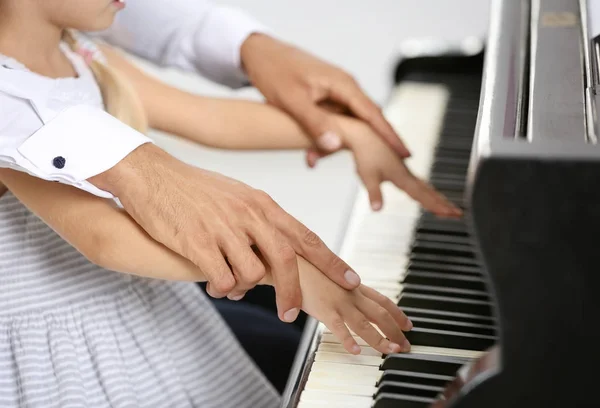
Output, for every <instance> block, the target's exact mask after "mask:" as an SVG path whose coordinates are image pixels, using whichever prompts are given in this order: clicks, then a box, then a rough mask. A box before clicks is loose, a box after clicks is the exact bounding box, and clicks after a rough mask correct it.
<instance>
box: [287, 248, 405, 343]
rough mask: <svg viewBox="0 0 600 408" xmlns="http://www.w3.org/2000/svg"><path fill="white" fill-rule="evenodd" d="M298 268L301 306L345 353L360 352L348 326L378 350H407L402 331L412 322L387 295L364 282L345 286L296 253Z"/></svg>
mask: <svg viewBox="0 0 600 408" xmlns="http://www.w3.org/2000/svg"><path fill="white" fill-rule="evenodd" d="M298 270H299V274H300V287H301V289H302V309H303V310H304V311H305V312H306V313H308V314H309V315H311V316H312V317H314V318H315V319H317V320H319V321H321V322H323V323H324V324H325V325H326V326H327V328H329V330H331V332H332V333H333V334H334V335H335V336H336V337H337V338H338V339H339V340H340V342H341V343H342V344H343V346H344V348H345V349H346V350H347V351H348V352H349V353H352V354H360V347H359V345H358V344H357V343H356V341H355V340H354V337H352V335H351V334H350V331H349V330H348V328H349V329H350V330H352V331H353V332H354V333H355V334H356V335H357V336H360V337H361V338H362V339H363V340H365V341H366V342H367V343H368V344H369V345H370V346H371V347H373V348H374V349H376V350H378V351H380V352H381V353H384V354H389V353H398V352H401V351H409V350H410V343H409V342H408V340H406V337H405V336H404V334H403V333H402V331H403V330H404V331H408V330H410V329H412V323H411V322H410V320H409V319H408V318H407V317H406V315H405V314H404V312H402V310H400V308H398V306H396V305H395V304H394V302H392V301H391V300H390V299H388V298H387V297H385V296H384V295H382V294H380V293H379V292H377V291H375V290H373V289H371V288H369V287H367V286H364V285H361V286H359V287H358V288H357V289H355V290H353V291H348V290H345V289H343V288H341V287H339V286H337V285H336V284H335V283H334V282H332V281H331V280H329V278H327V276H325V275H324V274H323V273H322V272H321V271H319V270H318V269H317V268H315V267H314V266H313V265H312V264H310V263H309V262H308V261H306V260H305V259H304V258H302V257H298ZM373 323H374V324H376V325H377V327H379V329H380V330H381V332H383V334H384V336H386V337H387V338H385V337H384V336H382V335H381V334H380V332H379V331H378V330H377V329H376V328H375V327H374V326H373ZM346 326H347V327H346ZM388 339H389V340H388Z"/></svg>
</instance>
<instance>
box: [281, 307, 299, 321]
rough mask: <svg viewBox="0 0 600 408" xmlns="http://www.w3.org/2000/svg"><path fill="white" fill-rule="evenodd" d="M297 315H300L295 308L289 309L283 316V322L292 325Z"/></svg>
mask: <svg viewBox="0 0 600 408" xmlns="http://www.w3.org/2000/svg"><path fill="white" fill-rule="evenodd" d="M298 313H300V310H298V309H297V308H294V309H290V310H288V311H287V312H285V313H284V314H283V320H285V321H286V322H288V323H292V322H293V321H294V320H296V318H297V317H298Z"/></svg>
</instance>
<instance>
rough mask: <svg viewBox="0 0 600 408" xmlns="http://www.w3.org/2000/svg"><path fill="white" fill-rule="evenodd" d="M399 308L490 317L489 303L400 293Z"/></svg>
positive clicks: (490, 306) (490, 307)
mask: <svg viewBox="0 0 600 408" xmlns="http://www.w3.org/2000/svg"><path fill="white" fill-rule="evenodd" d="M398 306H400V308H404V307H413V308H420V309H431V310H448V311H451V312H457V313H466V314H472V315H480V316H481V315H483V316H490V315H491V314H492V305H491V303H490V302H486V301H481V300H471V299H460V298H453V297H449V296H434V295H420V294H416V293H410V292H405V291H403V292H402V295H401V297H400V300H399V301H398Z"/></svg>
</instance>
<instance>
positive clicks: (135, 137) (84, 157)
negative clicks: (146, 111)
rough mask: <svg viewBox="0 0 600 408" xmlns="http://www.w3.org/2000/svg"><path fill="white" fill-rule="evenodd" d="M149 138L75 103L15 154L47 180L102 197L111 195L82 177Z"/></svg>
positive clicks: (102, 168)
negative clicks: (18, 154) (20, 156)
mask: <svg viewBox="0 0 600 408" xmlns="http://www.w3.org/2000/svg"><path fill="white" fill-rule="evenodd" d="M151 142H152V140H151V139H149V138H148V137H146V136H144V135H143V134H141V133H139V132H137V131H136V130H134V129H132V128H130V127H128V126H127V125H125V124H124V123H122V122H121V121H119V120H118V119H116V118H114V117H113V116H111V115H109V114H108V113H106V112H104V111H102V110H100V109H97V108H93V107H91V106H87V105H77V106H74V107H71V108H68V109H66V110H64V111H62V112H61V113H59V114H58V115H57V116H56V117H55V118H54V119H53V120H51V121H50V122H49V123H47V124H46V125H44V126H43V127H42V128H40V129H39V130H38V131H36V132H35V133H34V134H33V135H31V136H30V137H29V138H28V139H27V140H25V142H23V144H21V146H19V147H18V149H17V150H18V151H19V153H20V154H21V155H22V156H23V157H24V158H25V159H27V160H28V161H29V162H30V163H31V164H32V165H33V166H34V168H35V169H36V171H35V173H38V174H43V175H44V178H46V179H48V180H55V181H60V182H62V183H65V184H70V185H73V186H76V187H78V188H81V189H83V190H86V191H88V192H90V193H92V194H94V195H97V196H100V197H106V198H114V196H113V195H112V194H111V193H109V192H106V191H103V190H100V189H98V188H97V187H95V186H93V185H92V184H91V183H89V182H87V181H86V180H87V179H89V178H90V177H93V176H96V175H98V174H100V173H103V172H105V171H106V170H108V169H110V168H112V167H113V166H115V165H116V164H117V163H119V162H120V161H121V160H123V159H124V158H125V157H126V156H127V155H129V153H131V152H132V151H133V150H135V149H136V148H137V147H139V146H141V145H142V144H145V143H151Z"/></svg>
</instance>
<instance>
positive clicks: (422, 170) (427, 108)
mask: <svg viewBox="0 0 600 408" xmlns="http://www.w3.org/2000/svg"><path fill="white" fill-rule="evenodd" d="M411 75H413V77H412V78H411V77H410V76H409V77H407V78H406V80H404V81H403V82H401V83H400V84H399V85H398V86H397V88H396V89H395V90H394V94H393V97H392V98H391V101H390V102H391V103H390V104H389V105H388V107H387V109H386V116H387V117H388V119H389V120H390V122H391V123H392V125H393V126H394V127H395V128H396V129H398V131H399V132H400V134H401V136H402V137H403V139H404V140H405V141H406V142H407V145H408V146H409V148H410V150H411V152H412V158H411V159H410V160H409V162H408V164H409V166H410V167H411V169H412V171H413V172H414V173H416V174H417V175H418V176H420V177H422V178H425V179H428V180H430V182H431V183H432V184H433V185H434V186H435V187H436V188H437V189H439V190H440V191H441V192H442V193H444V194H445V195H446V196H447V197H449V198H450V199H451V200H452V201H454V202H455V203H462V200H463V193H464V191H463V190H464V187H465V179H466V172H467V167H468V163H469V156H470V150H471V144H472V138H473V133H474V128H475V122H476V119H477V109H478V102H479V88H480V82H481V76H480V74H479V75H475V74H473V73H468V74H445V75H441V76H440V74H439V73H438V74H435V77H434V75H433V74H419V75H418V76H417V75H415V74H411ZM428 76H431V78H435V79H434V80H432V79H431V78H428ZM383 193H384V208H383V210H382V211H380V212H379V213H374V212H372V211H371V209H370V205H369V200H368V195H367V192H366V191H365V190H364V188H362V189H361V190H360V191H359V194H358V197H357V200H356V203H355V206H354V209H353V213H352V217H351V220H350V224H349V226H348V232H347V235H346V239H345V242H344V245H343V247H342V251H341V256H342V258H344V259H345V260H346V261H348V263H349V264H350V265H352V266H353V268H355V269H356V270H357V271H359V273H360V274H361V277H362V280H363V283H364V284H366V285H368V286H371V287H373V288H375V289H377V290H378V291H380V292H381V293H383V294H385V295H386V296H388V297H389V298H391V299H392V300H394V301H395V302H397V304H398V305H399V306H400V307H401V308H402V309H403V310H404V311H405V313H406V314H407V315H408V316H409V317H410V319H411V320H412V322H413V324H414V328H413V330H411V331H410V332H408V333H406V336H407V338H408V340H409V341H410V342H411V345H412V349H411V352H410V353H403V354H394V355H387V356H384V355H382V354H381V353H379V352H377V351H376V350H374V349H373V348H371V347H368V346H366V344H365V342H364V341H362V340H361V339H359V338H357V341H358V343H359V344H360V345H361V348H362V352H361V354H360V355H351V354H349V353H347V352H346V351H345V350H344V348H343V346H342V345H341V344H340V342H339V341H338V340H337V339H336V338H334V336H333V335H332V334H331V332H329V331H328V330H327V329H326V328H325V327H324V326H323V325H320V326H319V329H318V333H319V334H320V337H318V347H317V350H316V353H315V355H314V359H313V361H312V365H311V366H310V371H309V374H308V378H307V380H306V383H305V384H304V389H303V390H302V391H301V393H300V398H299V403H298V407H299V408H312V407H325V406H326V407H329V408H334V407H344V408H369V407H375V408H387V407H395V408H403V407H410V408H412V407H426V406H429V405H430V404H431V403H432V402H434V401H435V399H436V398H437V397H438V395H439V394H440V393H441V392H442V390H443V389H444V386H445V385H446V384H447V383H448V382H449V381H450V380H452V379H453V378H454V376H455V375H456V373H457V370H458V369H459V368H460V367H461V366H463V365H464V364H465V363H468V362H470V361H472V360H473V359H474V358H477V357H478V356H479V355H480V354H481V353H482V352H483V351H484V350H486V349H487V348H489V347H490V346H492V345H493V344H494V343H495V341H496V328H495V321H494V318H493V317H492V310H491V309H492V306H491V305H492V303H491V301H490V298H489V295H488V293H487V292H486V288H485V284H484V279H483V275H482V272H481V266H480V264H479V262H478V260H477V259H476V258H475V255H474V249H473V239H472V237H471V236H470V235H469V232H468V229H467V227H466V225H465V223H464V221H463V220H448V219H438V218H436V217H435V216H433V215H431V214H428V213H423V212H422V211H421V210H420V208H419V206H418V205H417V204H416V203H414V202H413V201H412V200H411V199H410V198H409V197H407V196H406V195H405V194H404V193H403V192H401V191H399V190H397V189H396V188H395V187H393V186H391V185H386V186H384V191H383Z"/></svg>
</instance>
